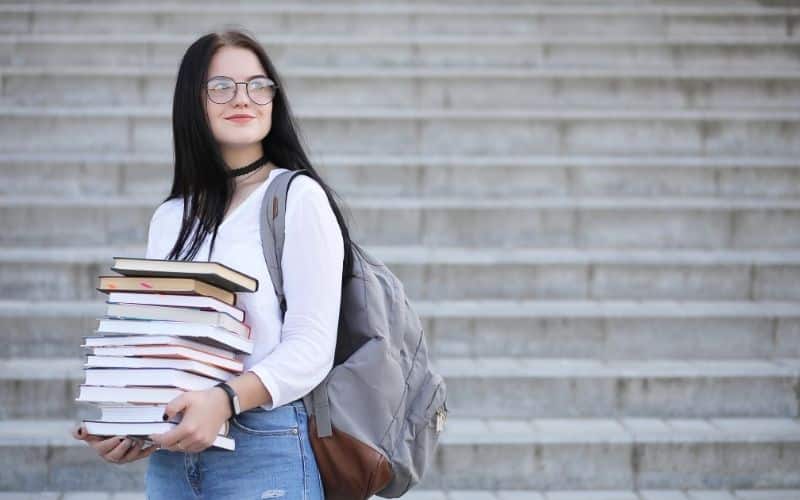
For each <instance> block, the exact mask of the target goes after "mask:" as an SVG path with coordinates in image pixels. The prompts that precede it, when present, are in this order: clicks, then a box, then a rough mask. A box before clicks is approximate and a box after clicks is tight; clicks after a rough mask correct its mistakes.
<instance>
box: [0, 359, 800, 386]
mask: <svg viewBox="0 0 800 500" xmlns="http://www.w3.org/2000/svg"><path fill="white" fill-rule="evenodd" d="M83 363H84V359H83V358H11V359H0V380H64V379H65V378H69V379H72V380H75V381H78V382H80V381H82V380H83V378H84V373H83ZM434 364H435V366H436V368H437V369H438V371H439V372H440V373H441V374H442V376H444V377H449V378H479V379H486V380H490V379H492V378H508V377H516V378H529V379H530V378H545V379H547V378H670V379H671V378H698V379H708V378H715V377H717V378H719V377H722V378H725V377H732V378H753V377H758V378H765V377H800V358H788V357H787V358H776V359H699V360H698V359H693V360H674V359H646V360H638V359H637V360H625V359H622V360H617V359H615V360H601V359H581V358H532V357H524V358H523V357H477V358H465V357H438V358H437V359H436V360H435V362H434Z"/></svg>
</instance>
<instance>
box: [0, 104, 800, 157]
mask: <svg viewBox="0 0 800 500" xmlns="http://www.w3.org/2000/svg"><path fill="white" fill-rule="evenodd" d="M298 116H300V118H299V122H300V126H301V129H302V130H303V133H304V135H306V136H307V137H308V138H309V139H310V140H309V149H310V150H311V151H314V153H315V154H318V153H322V154H393V153H394V154H404V155H407V154H458V155H463V154H476V155H477V154H484V155H492V154H515V155H522V154H553V155H563V154H649V155H658V154H687V155H688V154H695V155H701V154H702V155H715V154H718V155H719V154H721V155H737V154H740V155H750V156H752V155H770V156H775V155H784V156H790V155H797V154H800V121H780V120H778V119H772V118H766V117H765V118H763V119H762V118H759V119H754V120H747V121H727V120H726V119H720V120H716V119H715V120H716V121H701V120H696V119H688V118H687V119H686V120H683V119H681V120H672V119H667V120H663V119H661V118H660V117H659V116H651V117H646V118H635V119H623V118H614V117H613V116H611V115H610V116H609V118H607V119H606V118H599V119H595V118H593V119H578V118H557V119H553V120H549V119H548V120H545V119H538V118H530V119H528V120H518V119H500V118H498V119H496V120H493V119H491V118H488V119H485V120H478V119H461V118H418V119H402V118H392V117H376V118H355V117H354V118H346V117H344V118H341V117H340V118H329V119H328V118H321V117H311V116H308V117H303V113H299V114H298ZM42 122H46V125H47V131H48V133H46V134H43V133H42ZM0 127H2V128H3V129H4V130H7V131H8V133H6V134H3V136H2V137H0V141H1V142H0V149H1V150H5V151H8V152H41V151H43V150H49V151H62V152H71V153H78V152H87V153H91V154H97V153H109V152H116V153H120V152H137V153H147V154H153V153H167V152H169V151H171V150H172V147H173V144H172V139H171V137H172V127H171V124H170V122H169V120H167V119H164V118H156V117H153V118H150V117H124V116H119V117H114V116H108V117H101V116H87V117H70V116H58V117H51V116H47V115H42V116H2V117H0ZM83 129H91V130H92V131H93V133H92V134H75V133H74V131H75V130H83Z"/></svg>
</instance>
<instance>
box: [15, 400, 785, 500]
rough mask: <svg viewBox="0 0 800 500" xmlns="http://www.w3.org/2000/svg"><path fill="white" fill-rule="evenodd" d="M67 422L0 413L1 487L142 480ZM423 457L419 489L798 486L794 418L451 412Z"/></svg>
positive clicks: (134, 468)
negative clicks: (432, 452)
mask: <svg viewBox="0 0 800 500" xmlns="http://www.w3.org/2000/svg"><path fill="white" fill-rule="evenodd" d="M74 425H76V421H73V420H30V419H26V420H7V421H0V450H1V451H0V490H4V491H8V490H12V491H43V490H56V491H86V490H98V489H100V490H104V491H130V490H139V491H141V490H142V489H143V479H144V470H145V466H146V462H144V461H139V462H134V463H131V464H127V465H125V466H124V467H120V466H115V465H112V464H108V463H105V462H103V461H102V459H100V458H99V457H98V456H97V454H96V453H95V452H94V451H93V450H92V449H91V448H89V447H88V446H87V445H86V444H85V443H83V442H81V441H77V440H75V439H73V438H72V437H71V436H70V434H69V432H70V429H71V428H72V427H73V426H74ZM431 464H432V468H431V469H430V470H429V472H428V473H427V474H426V476H425V478H424V479H423V483H422V484H421V485H420V489H422V488H424V489H448V490H464V489H514V490H526V489H527V490H539V491H542V490H548V491H552V490H556V491H558V490H620V489H625V490H634V489H635V490H637V491H639V492H641V491H642V490H652V489H681V490H686V489H727V490H737V489H753V488H759V489H784V488H787V489H791V488H794V489H797V488H800V475H798V470H800V423H798V422H797V420H795V419H717V418H715V419H666V420H665V419H636V418H625V419H619V420H617V419H518V420H517V419H505V420H503V419H492V420H486V419H461V418H457V417H455V416H453V417H452V418H448V421H447V424H446V426H445V430H444V433H443V434H442V436H441V438H440V446H439V449H438V450H437V453H436V457H435V459H434V460H433V461H432V462H431ZM667 464H669V466H667ZM434 498H435V497H434ZM466 498H468V497H466ZM534 498H535V497H534ZM545 498H547V497H545ZM553 498H561V499H562V500H566V498H569V497H553ZM577 498H581V497H577ZM583 498H586V496H585V495H584V497H583ZM590 498H592V499H593V500H594V499H597V498H602V497H590ZM611 498H614V497H611ZM623 498H624V497H623ZM634 498H636V499H637V500H640V497H634ZM642 498H647V497H642ZM653 498H657V497H653ZM678 498H681V497H678ZM689 498H692V497H689ZM700 498H702V497H700ZM722 498H724V497H722ZM733 498H736V497H733ZM744 498H747V497H744ZM753 498H758V497H757V496H756V497H753ZM767 498H768V497H767ZM662 499H663V497H662Z"/></svg>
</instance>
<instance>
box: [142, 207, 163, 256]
mask: <svg viewBox="0 0 800 500" xmlns="http://www.w3.org/2000/svg"><path fill="white" fill-rule="evenodd" d="M159 208H160V207H159ZM158 213H159V211H158V208H156V210H155V212H153V215H152V216H151V217H150V225H149V226H148V228H147V250H146V251H145V254H144V258H145V259H161V258H163V256H159V252H158V249H159V244H158V243H159V242H158V229H157V227H156V225H157V222H158V220H157V219H158V217H157V216H158Z"/></svg>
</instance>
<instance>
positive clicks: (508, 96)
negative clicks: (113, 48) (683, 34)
mask: <svg viewBox="0 0 800 500" xmlns="http://www.w3.org/2000/svg"><path fill="white" fill-rule="evenodd" d="M0 6H1V5H0ZM0 75H2V77H3V79H4V93H3V95H2V96H0V105H5V106H48V105H50V104H52V103H53V96H54V95H58V102H59V104H60V105H88V106H98V105H104V106H112V105H113V106H118V105H121V106H137V105H141V106H160V105H169V103H171V102H172V97H173V95H172V92H173V89H174V88H175V71H174V70H173V69H172V68H170V69H166V68H156V69H151V68H142V67H134V68H129V67H124V68H115V67H112V66H77V67H76V66H55V65H52V66H5V67H2V68H0ZM281 75H282V77H283V82H282V83H283V86H284V87H285V88H287V89H290V90H288V91H287V92H289V95H290V96H291V99H292V100H294V101H296V102H302V103H303V105H304V106H309V107H311V106H313V107H327V106H330V105H331V103H336V104H337V105H338V106H352V107H357V108H358V107H365V106H368V107H390V108H395V109H402V110H406V109H409V108H411V109H416V108H423V109H424V108H447V109H474V108H476V107H489V106H493V107H509V108H513V107H543V106H546V107H556V108H565V109H569V108H571V107H575V106H580V107H582V108H589V109H591V108H606V109H607V108H631V107H646V106H650V105H652V103H653V102H658V103H659V104H661V105H663V106H668V107H669V108H670V109H708V108H711V109H776V110H780V109H791V107H792V106H796V105H797V103H798V102H800V72H798V71H781V70H777V71H776V70H773V71H766V72H762V71H759V72H743V71H731V70H716V71H715V70H711V71H705V70H683V69H677V70H664V69H660V70H652V69H646V68H645V69H638V68H620V69H618V70H614V71H609V70H607V69H596V68H589V69H586V70H582V69H580V68H577V70H576V68H564V69H549V70H546V69H545V70H543V69H514V68H509V69H505V70H503V69H500V70H498V69H494V68H475V69H471V70H465V69H459V68H456V69H448V68H442V69H420V70H417V69H412V68H398V69H389V70H387V69H386V68H379V67H376V68H338V69H337V68H325V67H320V68H317V67H300V68H292V67H290V68H287V69H286V70H284V71H283V72H282V73H281ZM32 78H33V79H35V80H36V82H37V84H36V85H35V86H31V79H32ZM378 87H379V88H380V89H381V91H380V92H375V89H376V88H378ZM54 93H55V94H54Z"/></svg>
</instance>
